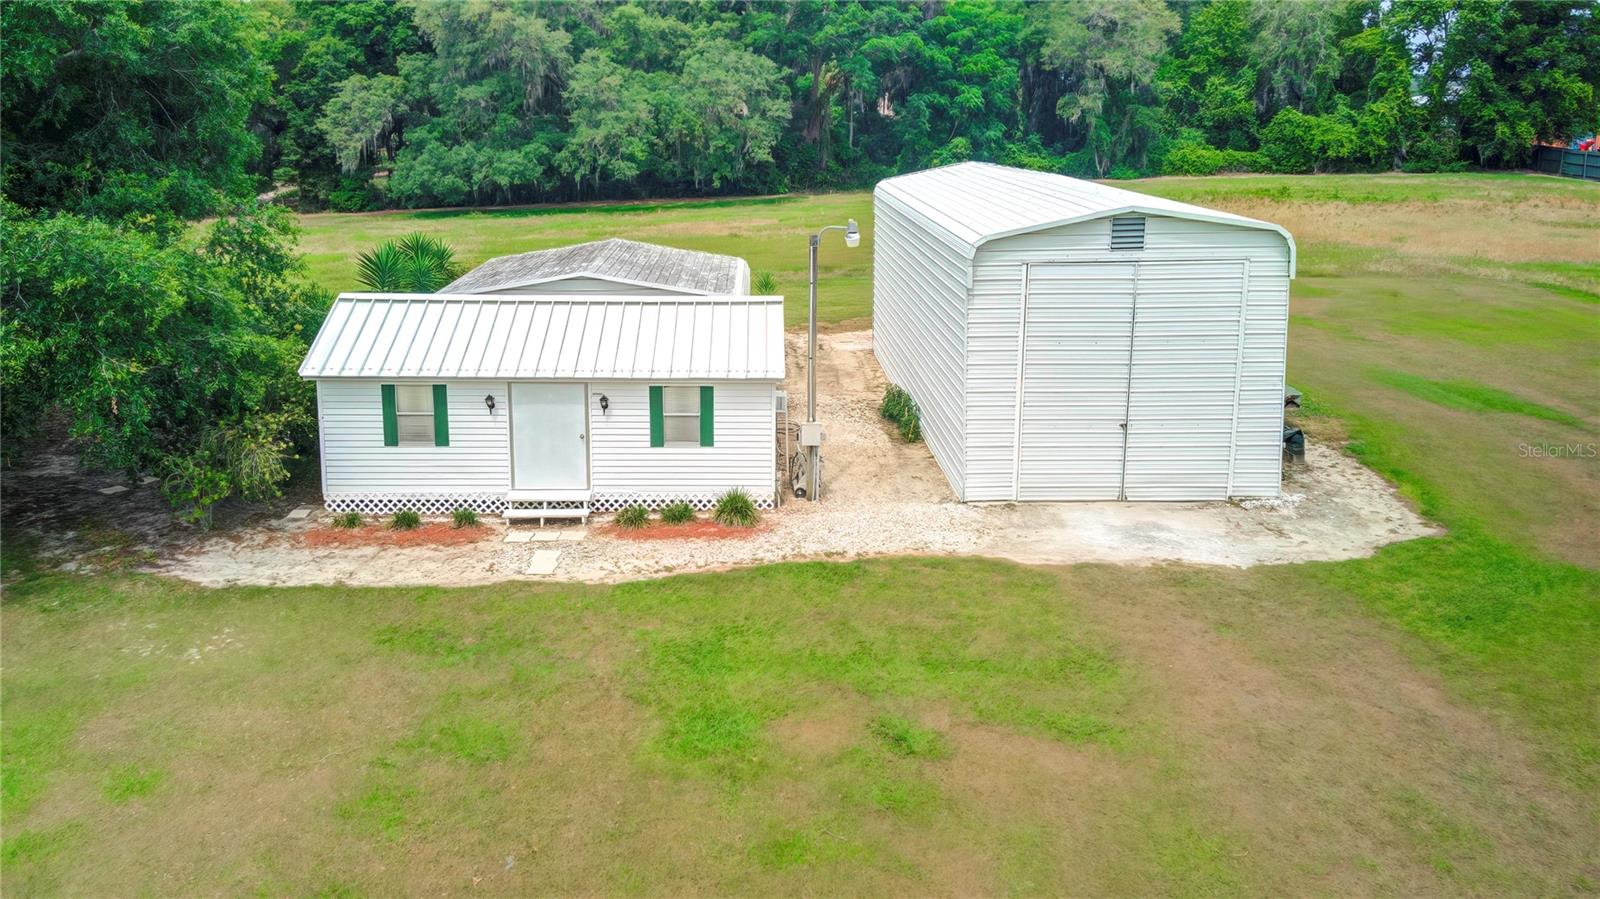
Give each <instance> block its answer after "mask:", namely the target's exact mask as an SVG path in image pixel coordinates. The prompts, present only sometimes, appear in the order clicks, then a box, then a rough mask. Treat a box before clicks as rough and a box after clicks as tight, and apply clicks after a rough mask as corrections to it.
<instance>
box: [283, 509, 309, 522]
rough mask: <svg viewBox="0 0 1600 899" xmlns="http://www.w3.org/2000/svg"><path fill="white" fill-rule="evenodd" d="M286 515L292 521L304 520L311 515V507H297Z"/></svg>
mask: <svg viewBox="0 0 1600 899" xmlns="http://www.w3.org/2000/svg"><path fill="white" fill-rule="evenodd" d="M285 517H286V518H288V519H289V520H290V521H304V520H305V519H307V518H310V517H311V510H310V509H296V510H294V511H293V512H290V513H289V514H288V515H287V516H285Z"/></svg>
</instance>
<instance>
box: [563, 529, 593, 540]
mask: <svg viewBox="0 0 1600 899" xmlns="http://www.w3.org/2000/svg"><path fill="white" fill-rule="evenodd" d="M587 533H589V532H588V531H583V530H577V531H562V532H561V539H562V540H582V539H583V538H584V535H585V534H587Z"/></svg>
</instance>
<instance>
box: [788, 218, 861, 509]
mask: <svg viewBox="0 0 1600 899" xmlns="http://www.w3.org/2000/svg"><path fill="white" fill-rule="evenodd" d="M829 231H843V232H844V245H845V246H847V247H858V246H860V245H861V229H860V228H858V227H856V220H855V219H849V220H848V221H847V222H846V223H845V224H843V225H829V226H827V227H826V228H823V229H822V230H820V231H818V232H817V233H815V234H813V235H811V303H810V306H809V316H808V319H809V321H808V325H807V332H806V425H808V426H809V427H802V428H801V435H800V444H801V445H802V446H804V447H805V450H806V479H807V481H808V483H807V484H806V498H807V499H811V500H816V499H819V498H820V497H821V493H822V475H821V474H820V473H819V472H818V470H817V469H818V466H819V465H820V464H821V462H822V430H821V428H818V427H817V247H818V246H819V245H820V244H821V243H822V235H824V234H826V233H828V232H829Z"/></svg>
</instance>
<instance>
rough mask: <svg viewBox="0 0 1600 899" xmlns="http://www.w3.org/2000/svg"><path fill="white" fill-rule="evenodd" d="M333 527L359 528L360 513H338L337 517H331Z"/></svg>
mask: <svg viewBox="0 0 1600 899" xmlns="http://www.w3.org/2000/svg"><path fill="white" fill-rule="evenodd" d="M333 526H334V527H336V528H358V527H361V513H360V512H340V513H339V514H338V515H335V516H333Z"/></svg>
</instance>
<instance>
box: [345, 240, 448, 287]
mask: <svg viewBox="0 0 1600 899" xmlns="http://www.w3.org/2000/svg"><path fill="white" fill-rule="evenodd" d="M459 274H461V266H459V265H457V264H456V251H455V250H453V249H451V248H450V245H449V244H447V243H445V242H444V241H442V240H440V239H439V238H437V237H433V236H431V235H428V234H423V233H421V232H415V233H412V234H407V235H406V236H405V237H402V238H400V239H399V240H386V241H384V242H383V243H380V244H378V245H377V246H376V247H373V248H372V249H371V250H370V251H368V252H365V253H362V254H361V255H360V257H358V258H357V259H356V280H358V281H360V282H361V283H362V285H363V286H365V287H366V288H367V289H368V290H375V291H381V292H385V293H433V292H435V291H437V290H438V289H439V288H441V287H443V286H445V285H446V284H449V283H450V282H451V281H454V280H455V279H456V276H457V275H459Z"/></svg>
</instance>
